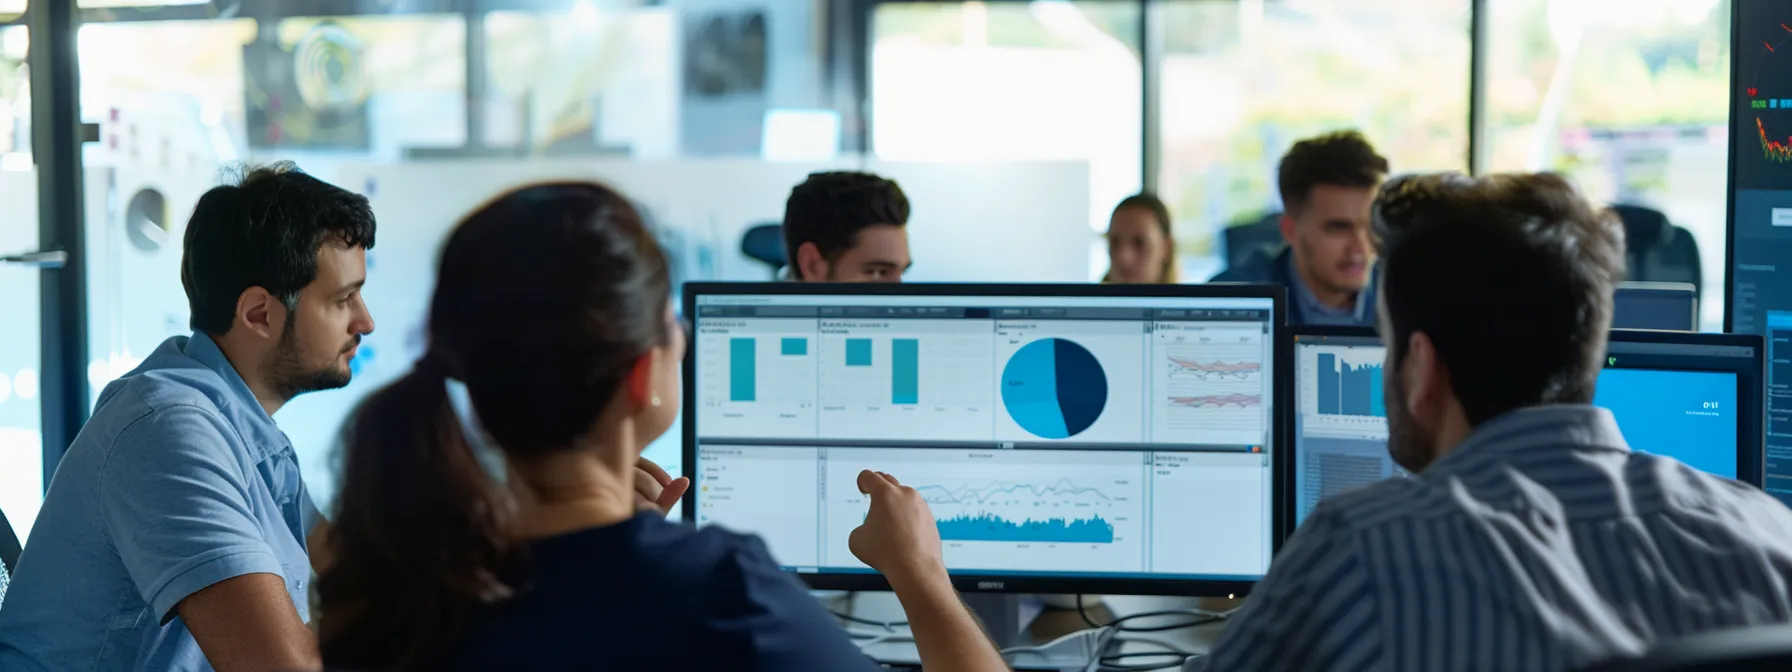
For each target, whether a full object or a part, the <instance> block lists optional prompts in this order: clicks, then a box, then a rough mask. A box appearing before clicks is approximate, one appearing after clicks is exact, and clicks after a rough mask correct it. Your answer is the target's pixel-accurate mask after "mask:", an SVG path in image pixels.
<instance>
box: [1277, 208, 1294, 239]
mask: <svg viewBox="0 0 1792 672" xmlns="http://www.w3.org/2000/svg"><path fill="white" fill-rule="evenodd" d="M1277 224H1280V225H1281V229H1282V242H1285V243H1288V244H1289V245H1293V244H1294V217H1292V216H1290V215H1289V214H1288V213H1286V212H1284V213H1282V218H1281V219H1280V220H1277Z"/></svg>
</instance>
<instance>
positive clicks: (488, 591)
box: [317, 352, 513, 670]
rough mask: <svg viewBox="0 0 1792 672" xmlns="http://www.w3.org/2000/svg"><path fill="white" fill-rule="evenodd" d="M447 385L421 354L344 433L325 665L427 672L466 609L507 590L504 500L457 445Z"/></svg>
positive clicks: (442, 366)
mask: <svg viewBox="0 0 1792 672" xmlns="http://www.w3.org/2000/svg"><path fill="white" fill-rule="evenodd" d="M452 376H453V373H452V365H451V364H450V362H449V360H448V359H447V358H446V357H445V356H443V355H442V354H440V353H435V352H432V353H431V354H430V355H428V356H426V357H424V358H423V359H422V360H421V361H419V362H418V363H417V365H416V367H415V368H414V369H413V370H412V371H411V372H410V373H408V374H406V375H405V376H404V377H403V378H400V379H399V380H398V381H396V382H394V383H392V384H391V385H388V386H387V387H386V388H384V389H382V390H380V391H378V392H375V393H374V394H372V395H370V396H368V397H367V398H366V400H364V401H363V402H362V403H361V405H360V406H359V407H358V408H357V409H356V411H355V413H354V415H353V416H352V417H350V419H349V421H348V423H347V424H346V425H345V426H344V430H343V437H342V438H343V441H342V451H343V452H342V456H341V457H342V461H343V463H342V470H341V473H342V474H343V480H342V483H341V491H340V493H339V494H338V495H337V504H336V511H338V512H339V514H338V516H337V517H336V519H335V520H334V525H333V526H332V528H331V530H330V536H329V539H328V540H327V542H326V543H327V544H328V545H329V547H330V548H329V550H330V552H331V553H330V554H331V556H332V560H331V564H330V566H329V567H326V568H324V571H323V574H322V576H320V577H319V578H318V582H317V589H318V596H319V599H320V603H321V604H320V607H321V609H320V618H319V621H318V624H319V640H320V645H321V647H322V650H323V655H324V659H325V660H328V661H331V664H332V665H334V666H347V667H350V668H356V669H363V668H364V669H380V670H409V669H422V668H426V667H433V666H435V665H437V664H439V663H440V662H441V660H440V659H441V656H443V655H444V654H446V653H447V651H446V650H444V647H445V646H447V645H449V644H451V643H452V642H453V641H455V640H456V638H457V636H458V635H459V634H460V633H461V632H462V631H463V630H464V629H465V628H466V627H467V624H468V621H469V619H470V618H471V616H472V614H473V611H474V610H475V609H476V608H477V607H478V606H479V605H480V604H481V603H482V602H485V601H489V600H491V599H494V598H496V597H501V596H503V595H504V594H505V592H506V591H507V590H508V588H507V586H505V584H504V583H503V581H502V579H501V576H502V575H503V574H505V573H506V572H507V567H508V565H509V563H510V562H511V554H512V550H513V544H512V543H511V542H510V540H509V535H508V533H507V527H508V521H509V518H510V515H511V503H510V499H509V497H508V495H507V493H506V491H505V490H504V489H503V488H502V487H501V486H500V485H499V484H498V483H497V482H496V481H495V480H494V479H493V478H492V477H491V476H490V475H489V474H488V473H487V472H486V471H485V470H484V468H483V467H482V466H481V465H480V462H479V460H478V458H477V456H476V455H475V453H474V451H473V448H472V446H471V445H470V444H469V443H468V441H467V438H466V436H465V434H464V432H463V430H462V428H461V423H460V420H459V418H458V417H457V416H456V415H455V412H454V408H453V405H452V403H451V402H450V400H449V396H448V390H447V380H448V379H449V378H450V377H452Z"/></svg>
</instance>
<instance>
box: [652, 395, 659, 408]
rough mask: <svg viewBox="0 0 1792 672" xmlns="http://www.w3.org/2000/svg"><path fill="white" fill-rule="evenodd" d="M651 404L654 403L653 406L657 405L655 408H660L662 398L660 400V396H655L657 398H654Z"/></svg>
mask: <svg viewBox="0 0 1792 672" xmlns="http://www.w3.org/2000/svg"><path fill="white" fill-rule="evenodd" d="M650 403H652V404H653V405H655V406H658V405H660V398H659V396H658V395H655V396H654V397H653V399H652V400H651V401H650Z"/></svg>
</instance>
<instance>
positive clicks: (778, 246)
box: [740, 224, 790, 276]
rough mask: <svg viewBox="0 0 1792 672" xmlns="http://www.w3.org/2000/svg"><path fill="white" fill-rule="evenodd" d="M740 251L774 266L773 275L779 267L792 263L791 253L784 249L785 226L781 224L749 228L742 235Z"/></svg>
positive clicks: (755, 259) (760, 261)
mask: <svg viewBox="0 0 1792 672" xmlns="http://www.w3.org/2000/svg"><path fill="white" fill-rule="evenodd" d="M740 253H741V254H744V255H747V258H748V259H752V260H754V261H757V262H759V263H762V264H765V265H767V266H770V267H772V275H774V276H775V275H777V274H778V269H781V268H784V265H785V264H788V263H790V261H789V260H788V259H787V258H786V257H788V256H789V255H787V254H785V251H784V226H783V225H781V224H758V225H755V226H753V227H752V228H749V229H747V232H746V233H743V234H741V236H740Z"/></svg>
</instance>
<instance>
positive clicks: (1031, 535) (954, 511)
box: [823, 449, 1145, 571]
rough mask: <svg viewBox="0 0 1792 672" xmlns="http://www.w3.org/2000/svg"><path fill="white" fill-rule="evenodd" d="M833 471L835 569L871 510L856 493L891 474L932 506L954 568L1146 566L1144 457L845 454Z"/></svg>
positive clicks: (834, 458) (829, 545)
mask: <svg viewBox="0 0 1792 672" xmlns="http://www.w3.org/2000/svg"><path fill="white" fill-rule="evenodd" d="M917 453H919V455H917ZM825 464H826V468H825V472H826V477H825V478H826V484H827V485H826V488H827V497H826V499H827V504H826V506H825V509H826V514H825V515H826V517H827V520H828V522H827V528H828V530H829V532H828V534H827V535H826V537H827V541H825V542H824V547H825V548H824V550H823V553H824V554H827V555H829V556H830V557H831V558H832V559H833V560H835V561H844V560H845V558H844V557H843V556H841V555H840V554H839V551H840V550H843V549H845V544H846V535H848V534H850V533H851V531H852V528H854V527H856V526H857V525H858V523H859V521H862V520H864V516H865V511H866V510H867V509H868V507H869V502H867V501H866V499H865V497H864V496H863V495H861V494H859V492H858V488H857V486H856V485H855V484H856V482H857V479H858V474H859V472H860V471H862V470H865V469H876V470H880V471H885V472H888V473H891V474H892V475H895V476H896V477H897V478H898V479H900V480H901V482H902V484H903V485H907V486H910V487H913V488H915V490H916V491H917V492H919V493H920V494H921V496H922V497H923V498H924V499H926V500H927V505H928V507H929V508H931V509H932V511H933V516H934V518H935V520H936V524H937V525H938V526H939V531H940V539H941V541H942V542H943V543H944V549H945V554H946V562H947V566H948V567H952V568H954V569H977V568H981V569H999V570H1082V571H1102V569H1103V568H1107V569H1108V571H1112V569H1113V568H1116V567H1122V568H1124V567H1138V566H1142V563H1143V561H1144V560H1143V549H1144V546H1143V543H1144V542H1143V538H1142V536H1141V535H1142V533H1143V519H1144V498H1145V497H1144V477H1145V473H1144V466H1145V465H1143V464H1142V462H1141V461H1140V460H1139V457H1138V456H1137V455H1128V454H1123V453H1112V452H1104V451H1051V452H1050V453H1048V454H1046V455H1044V456H1041V455H1039V454H1038V453H1031V454H1029V453H1026V452H1021V451H987V452H976V451H952V450H928V451H913V450H901V449H890V450H882V449H864V450H840V449H835V450H830V451H829V453H828V457H827V460H826V462H825ZM848 555H850V554H848Z"/></svg>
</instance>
